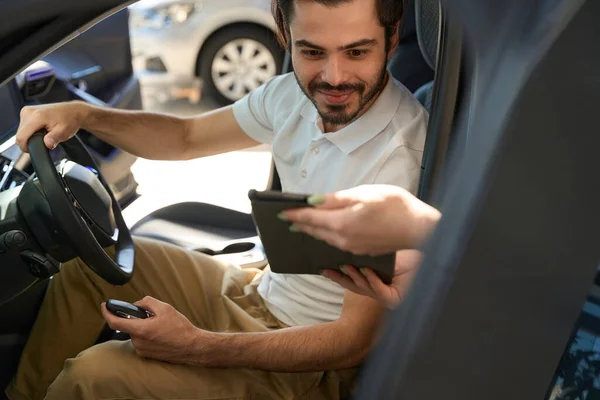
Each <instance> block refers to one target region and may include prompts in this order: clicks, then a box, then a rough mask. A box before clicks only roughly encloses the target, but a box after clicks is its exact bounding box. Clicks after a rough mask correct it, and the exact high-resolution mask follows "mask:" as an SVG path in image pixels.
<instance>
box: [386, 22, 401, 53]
mask: <svg viewBox="0 0 600 400" xmlns="http://www.w3.org/2000/svg"><path fill="white" fill-rule="evenodd" d="M399 29H400V22H397V23H396V29H395V30H394V33H393V34H392V37H391V38H390V49H389V51H388V54H387V59H388V60H389V59H390V58H392V55H393V54H394V52H395V51H396V48H397V47H398V42H400V32H399Z"/></svg>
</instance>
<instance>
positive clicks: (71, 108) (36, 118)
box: [16, 101, 85, 152]
mask: <svg viewBox="0 0 600 400" xmlns="http://www.w3.org/2000/svg"><path fill="white" fill-rule="evenodd" d="M84 118H85V106H84V104H83V103H81V102H79V101H72V102H66V103H56V104H47V105H40V106H27V107H23V109H22V110H21V123H20V124H19V129H18V130H17V136H16V142H17V145H18V146H19V148H20V149H21V150H22V151H24V152H28V149H27V143H28V142H29V138H31V136H33V134H34V133H36V132H38V131H40V130H42V129H45V130H46V131H47V134H46V136H45V137H44V144H45V145H46V147H48V148H49V149H51V150H52V149H54V148H56V146H58V145H59V144H60V143H63V142H66V141H67V140H69V139H71V138H72V137H73V136H75V134H76V133H77V132H78V131H79V129H81V125H82V122H83V120H84Z"/></svg>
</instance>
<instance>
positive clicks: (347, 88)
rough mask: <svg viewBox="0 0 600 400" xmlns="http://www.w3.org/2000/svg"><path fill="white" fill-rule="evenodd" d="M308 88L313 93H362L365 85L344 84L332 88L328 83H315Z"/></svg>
mask: <svg viewBox="0 0 600 400" xmlns="http://www.w3.org/2000/svg"><path fill="white" fill-rule="evenodd" d="M308 88H309V89H310V91H311V92H315V91H317V90H324V91H327V92H352V91H357V92H362V91H363V90H364V89H365V85H363V84H360V83H342V84H339V85H336V86H332V85H330V84H329V83H327V82H315V83H311V84H310V85H309V86H308Z"/></svg>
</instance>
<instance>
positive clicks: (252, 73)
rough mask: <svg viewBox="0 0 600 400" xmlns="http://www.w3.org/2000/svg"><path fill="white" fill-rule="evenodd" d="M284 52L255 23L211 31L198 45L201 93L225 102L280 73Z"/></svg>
mask: <svg viewBox="0 0 600 400" xmlns="http://www.w3.org/2000/svg"><path fill="white" fill-rule="evenodd" d="M283 55H284V52H283V50H282V49H281V47H279V45H278V44H277V42H276V40H275V37H274V35H273V34H272V33H271V32H270V31H268V30H267V29H265V28H262V27H259V26H248V25H245V26H236V27H233V28H225V29H223V30H221V31H219V32H217V33H216V34H214V35H213V36H212V37H211V38H210V39H209V40H208V41H207V42H206V44H205V46H204V48H203V49H202V52H201V55H200V60H199V71H198V72H199V75H200V77H201V78H202V81H203V88H202V91H203V95H207V96H211V97H212V98H213V99H214V100H215V101H216V102H218V103H219V104H221V105H228V104H231V103H233V102H234V101H236V100H238V99H239V98H241V97H243V95H245V94H246V93H248V92H250V91H251V90H252V89H254V88H256V87H258V86H260V85H262V84H263V83H264V82H265V81H267V80H268V79H270V78H271V77H272V76H275V75H278V74H280V73H281V68H282V64H283Z"/></svg>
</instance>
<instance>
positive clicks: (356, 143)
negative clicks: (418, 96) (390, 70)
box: [301, 74, 402, 154]
mask: <svg viewBox="0 0 600 400" xmlns="http://www.w3.org/2000/svg"><path fill="white" fill-rule="evenodd" d="M401 100H402V91H401V89H400V88H399V87H398V86H397V85H396V84H395V83H394V79H393V78H392V76H391V75H389V74H388V81H387V83H386V85H385V87H384V88H383V91H382V92H381V93H380V94H379V97H377V100H375V103H373V105H372V106H371V108H369V109H368V110H367V111H366V112H365V113H364V114H363V115H361V116H360V118H358V119H357V120H356V121H354V122H352V123H351V124H350V125H348V126H345V127H344V128H343V129H340V130H339V131H337V132H329V133H325V134H324V135H323V133H322V130H321V129H322V128H321V126H322V125H321V124H320V120H321V118H320V117H319V113H318V112H317V108H316V107H315V106H314V104H313V103H312V102H310V101H308V102H306V105H305V106H304V107H303V108H302V112H301V115H302V117H303V118H305V119H307V120H309V121H311V122H313V123H314V124H315V125H316V126H317V128H318V129H317V131H316V132H317V137H319V136H321V135H323V136H325V138H326V139H327V140H329V141H330V142H331V143H333V144H334V145H335V146H336V147H338V148H339V149H340V150H341V151H342V152H343V153H344V154H350V153H352V152H353V151H354V150H356V149H358V148H359V147H360V146H362V145H363V144H365V143H367V142H368V141H369V140H371V139H373V138H374V137H375V136H377V135H378V134H379V133H381V132H383V130H384V129H385V128H386V127H387V126H388V125H389V123H390V122H391V120H392V118H393V117H394V115H396V111H398V106H399V105H400V101H401ZM317 137H315V138H314V139H317ZM321 137H322V136H321Z"/></svg>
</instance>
